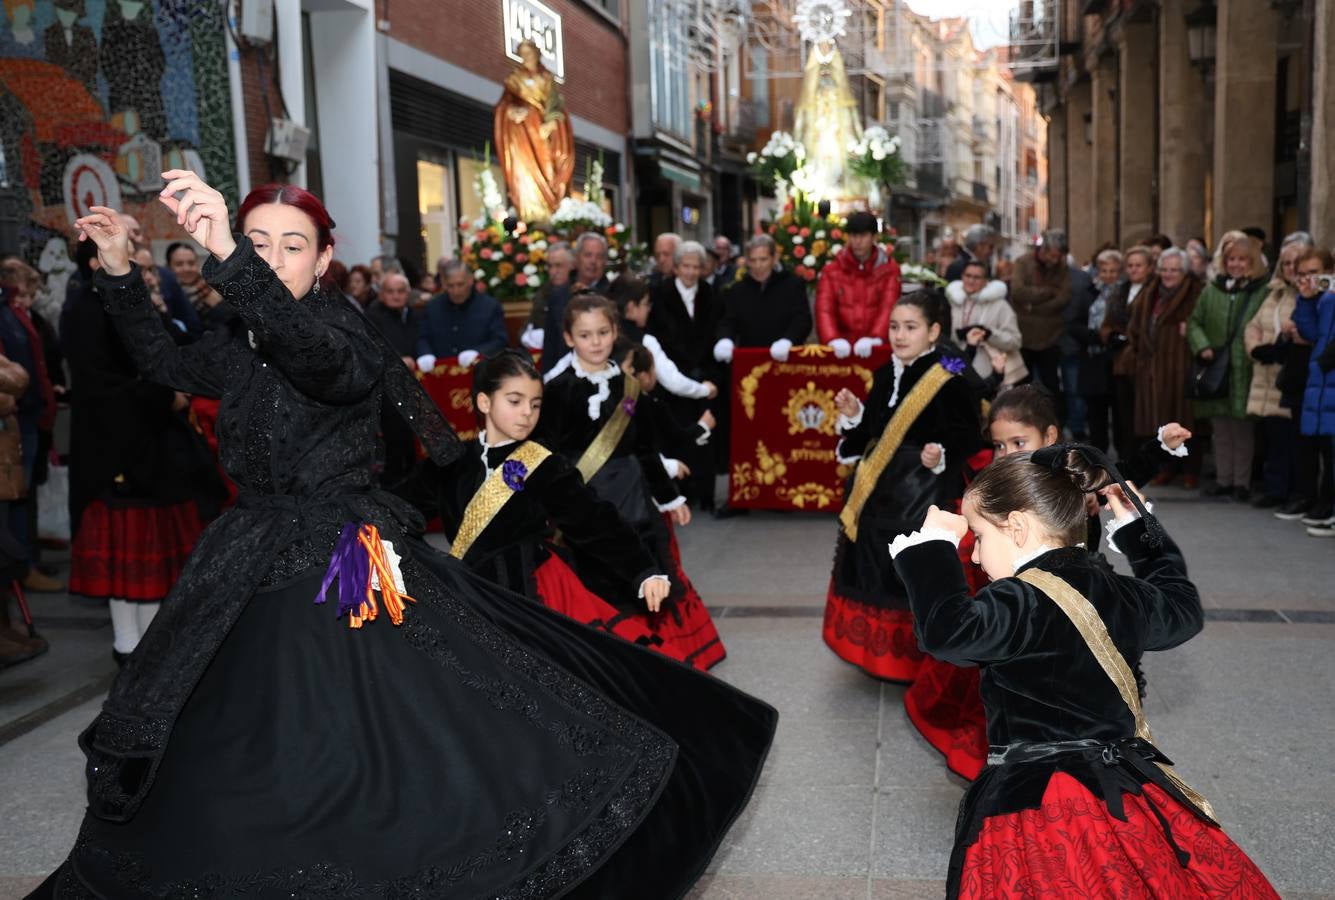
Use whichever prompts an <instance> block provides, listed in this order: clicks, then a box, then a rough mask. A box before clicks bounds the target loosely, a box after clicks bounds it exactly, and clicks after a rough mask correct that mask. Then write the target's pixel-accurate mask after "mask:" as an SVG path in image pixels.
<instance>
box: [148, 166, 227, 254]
mask: <svg viewBox="0 0 1335 900" xmlns="http://www.w3.org/2000/svg"><path fill="white" fill-rule="evenodd" d="M162 177H163V179H165V180H166V182H167V185H166V187H164V188H163V189H162V191H161V193H159V194H158V199H159V200H161V201H162V205H163V206H165V207H167V208H168V209H169V210H171V211H172V212H173V213H174V214H175V215H176V223H177V224H178V225H181V226H183V227H184V228H185V230H186V231H187V232H188V233H189V234H190V236H191V237H193V238H194V239H195V240H196V241H198V242H199V243H200V245H202V246H203V247H204V249H205V250H207V251H209V253H211V254H212V255H213V258H214V259H216V260H218V261H219V262H222V261H223V260H224V259H226V258H227V257H229V256H231V255H232V251H233V250H235V249H236V241H234V240H232V223H231V221H230V219H229V218H228V215H227V201H226V200H224V199H223V195H222V194H220V193H218V192H217V191H216V190H214V189H213V188H211V187H209V186H208V185H207V184H205V183H204V179H202V178H200V177H199V176H198V175H196V174H195V173H194V172H191V171H189V170H187V169H172V170H170V171H167V172H163V173H162Z"/></svg>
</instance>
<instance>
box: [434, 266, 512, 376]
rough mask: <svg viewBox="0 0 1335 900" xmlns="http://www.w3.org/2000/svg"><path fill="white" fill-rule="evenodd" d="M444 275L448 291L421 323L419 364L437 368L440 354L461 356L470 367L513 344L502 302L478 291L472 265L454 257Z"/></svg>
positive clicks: (462, 363)
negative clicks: (480, 358) (506, 331)
mask: <svg viewBox="0 0 1335 900" xmlns="http://www.w3.org/2000/svg"><path fill="white" fill-rule="evenodd" d="M441 275H442V277H443V278H444V280H445V292H444V293H443V294H439V295H437V296H435V297H432V298H431V300H430V301H429V302H428V303H427V305H426V309H425V311H424V312H423V315H422V318H421V321H420V322H419V324H418V332H417V367H418V368H419V369H421V370H422V371H423V372H430V371H431V370H432V369H434V368H435V367H436V360H437V357H439V358H441V359H446V358H448V357H451V356H453V357H458V360H459V365H461V366H465V367H466V366H471V365H472V364H473V363H475V362H477V358H478V356H480V355H481V354H483V353H496V352H497V351H499V350H503V349H504V348H505V346H506V344H507V343H509V340H508V338H507V335H506V333H505V312H504V310H502V308H501V304H500V301H499V300H497V299H496V298H494V297H491V296H489V295H487V294H484V293H482V292H481V291H479V290H477V288H476V287H475V285H474V284H473V273H472V272H470V271H468V267H467V266H465V265H464V264H463V263H462V262H460V261H459V260H457V259H456V260H451V261H450V262H448V263H446V264H445V265H444V266H443V267H442V268H441Z"/></svg>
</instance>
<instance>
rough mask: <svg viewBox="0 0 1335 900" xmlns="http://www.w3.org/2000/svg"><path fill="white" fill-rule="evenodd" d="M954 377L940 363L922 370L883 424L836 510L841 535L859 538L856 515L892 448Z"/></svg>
mask: <svg viewBox="0 0 1335 900" xmlns="http://www.w3.org/2000/svg"><path fill="white" fill-rule="evenodd" d="M953 377H954V376H953V375H951V374H950V373H949V372H947V371H946V370H945V368H944V367H943V366H940V365H934V366H932V367H931V368H930V369H928V370H927V371H926V372H925V373H923V376H922V378H919V379H918V383H917V384H915V385H914V386H913V390H911V391H909V394H908V396H907V397H905V398H904V402H903V403H901V404H899V408H898V409H896V410H895V414H894V415H893V416H891V417H890V421H889V422H888V423H886V426H885V431H883V432H881V438H880V440H878V441H876V446H875V447H873V448H872V450H871V452H870V453H869V454H867V455H865V456H863V458H862V461H861V462H860V463H858V470H857V474H855V475H854V476H853V489H852V490H851V491H849V492H848V499H847V500H846V501H844V509H843V512H841V513H839V521H840V522H842V523H843V526H844V534H846V535H848V539H849V540H850V541H856V540H857V539H858V517H859V516H861V515H862V507H864V506H866V505H867V498H868V497H870V496H871V492H872V490H873V489H875V487H876V482H877V481H879V480H880V478H881V473H882V472H884V471H885V467H886V466H887V465H889V464H890V460H891V459H892V458H893V457H894V455H895V451H896V450H898V449H899V445H900V444H902V443H904V436H905V435H906V434H908V433H909V428H911V427H912V426H913V423H914V421H916V420H917V418H918V416H920V415H921V414H922V411H923V410H924V409H926V408H927V404H929V403H931V402H932V398H933V397H935V396H936V394H937V391H939V390H941V388H942V387H944V386H945V383H946V382H947V381H949V380H950V379H951V378H953Z"/></svg>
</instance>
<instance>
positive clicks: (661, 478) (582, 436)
mask: <svg viewBox="0 0 1335 900" xmlns="http://www.w3.org/2000/svg"><path fill="white" fill-rule="evenodd" d="M575 365H577V363H576V364H575ZM573 369H574V366H573V365H572V367H571V368H569V369H566V370H565V371H564V372H562V373H561V374H560V375H558V376H556V377H555V378H553V379H552V380H551V381H550V382H548V383H547V385H546V388H545V389H544V392H543V406H542V419H541V421H540V422H539V424H538V431H537V433H536V434H535V435H534V438H535V439H536V440H538V441H539V442H541V443H542V445H543V446H544V447H547V448H548V449H550V450H551V451H552V452H553V453H559V454H561V455H562V456H564V457H565V458H566V459H568V460H570V461H572V462H574V461H576V460H578V459H579V457H580V455H581V454H583V453H584V451H585V449H587V448H588V447H589V445H590V444H592V443H593V441H594V439H595V438H597V437H598V433H599V432H601V431H602V430H603V425H604V424H606V422H607V420H608V419H610V418H611V417H612V414H613V413H614V412H615V411H616V409H617V407H618V406H620V405H621V402H622V400H623V399H624V398H625V390H626V387H625V380H624V379H623V378H622V377H621V376H620V375H617V376H615V377H613V378H612V379H611V380H610V381H609V382H608V388H609V389H610V392H611V393H610V395H609V396H608V398H607V399H606V400H604V401H603V402H602V406H601V408H600V410H599V416H598V418H597V419H590V418H589V415H588V407H589V398H590V397H592V396H593V395H594V394H596V393H598V386H597V385H596V384H594V383H593V382H592V381H590V380H589V379H587V378H580V377H579V376H577V375H576V374H575V373H574V370H573ZM661 444H662V441H661V438H660V436H659V435H657V434H656V432H655V428H654V421H653V417H652V416H648V415H640V414H636V415H632V416H631V421H630V425H629V426H628V427H627V428H626V431H625V433H624V434H622V436H621V440H620V441H619V442H618V443H617V447H616V450H615V451H614V452H613V453H612V459H618V458H621V457H626V456H634V457H636V458H637V459H638V460H639V461H640V465H641V467H642V468H643V469H644V477H645V480H646V481H647V482H648V485H649V491H650V493H651V494H652V495H653V498H654V500H655V501H657V502H658V503H659V504H666V503H670V502H671V501H672V500H674V499H676V497H677V496H678V492H677V488H676V486H675V485H673V483H672V479H671V478H669V477H668V474H667V471H666V470H665V469H664V468H663V464H662V461H661V460H660V459H659V458H658V448H659V447H660V446H661Z"/></svg>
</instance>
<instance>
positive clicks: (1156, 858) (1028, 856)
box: [951, 772, 1279, 900]
mask: <svg viewBox="0 0 1335 900" xmlns="http://www.w3.org/2000/svg"><path fill="white" fill-rule="evenodd" d="M1143 791H1144V793H1143V794H1141V795H1139V796H1137V795H1135V794H1125V795H1123V798H1122V802H1123V804H1124V807H1125V811H1126V821H1125V822H1123V821H1121V820H1119V819H1116V818H1114V817H1113V816H1112V815H1111V814H1110V813H1109V812H1108V809H1107V807H1106V806H1105V805H1104V804H1103V803H1102V802H1101V801H1100V800H1099V799H1098V798H1097V797H1095V796H1094V795H1093V794H1092V793H1090V791H1089V789H1088V788H1086V787H1085V786H1084V785H1083V784H1081V783H1080V782H1079V781H1077V780H1076V779H1074V778H1072V777H1071V776H1070V775H1067V774H1066V773H1064V772H1056V773H1054V774H1053V776H1052V777H1051V779H1050V780H1049V781H1048V785H1047V789H1046V791H1045V792H1044V794H1043V800H1042V804H1041V805H1040V806H1039V808H1038V809H1026V810H1021V811H1019V812H1014V813H1009V814H1006V815H998V816H990V817H988V818H987V819H986V820H985V821H984V822H983V827H982V831H981V832H980V833H979V835H978V839H977V840H976V841H975V842H974V843H973V844H972V845H971V846H970V847H969V849H968V851H967V852H966V854H965V856H964V866H963V870H962V872H961V874H960V880H959V885H958V896H960V897H962V898H978V900H984V898H986V900H994V898H998V897H1001V898H1005V897H1015V898H1021V897H1023V898H1025V900H1036V898H1051V900H1065V898H1068V897H1117V898H1119V900H1182V898H1188V897H1192V898H1196V897H1201V898H1205V897H1208V898H1220V900H1223V898H1229V900H1254V898H1256V900H1259V898H1264V900H1271V898H1275V900H1277V898H1278V897H1279V894H1277V893H1276V892H1275V889H1274V888H1273V887H1271V886H1270V882H1269V881H1267V880H1266V877H1265V876H1264V875H1263V874H1261V870H1260V869H1258V868H1257V867H1256V864H1255V863H1253V862H1252V861H1251V859H1249V858H1248V857H1247V854H1245V853H1243V852H1242V850H1240V849H1239V848H1238V846H1237V845H1236V844H1234V843H1233V841H1232V840H1230V839H1229V837H1228V835H1226V834H1224V831H1223V829H1221V828H1219V827H1218V826H1216V825H1212V824H1210V823H1209V822H1206V821H1204V820H1202V819H1201V818H1199V817H1198V816H1196V815H1195V814H1194V813H1192V811H1191V810H1189V809H1187V808H1186V807H1184V806H1182V804H1180V803H1178V801H1176V800H1175V799H1173V798H1172V797H1170V796H1169V795H1168V794H1167V793H1166V792H1165V791H1163V790H1161V789H1160V788H1159V787H1158V786H1157V785H1154V784H1146V785H1144V786H1143ZM1156 809H1157V810H1158V812H1159V813H1161V814H1162V815H1163V817H1164V819H1165V820H1166V821H1167V823H1168V826H1169V828H1170V829H1171V831H1172V835H1173V840H1174V841H1175V842H1176V843H1177V845H1178V846H1179V847H1180V848H1181V849H1183V850H1185V851H1186V852H1187V853H1188V854H1190V859H1189V860H1188V861H1187V864H1186V865H1183V864H1182V863H1181V862H1179V860H1178V858H1177V855H1176V853H1175V852H1174V850H1173V848H1172V846H1171V845H1170V844H1169V843H1168V839H1167V837H1166V835H1165V833H1164V827H1163V825H1162V824H1161V823H1160V821H1159V819H1158V816H1157V815H1156V813H1155V810H1156ZM952 887H954V886H952ZM951 894H952V895H954V891H952V892H951Z"/></svg>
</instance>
